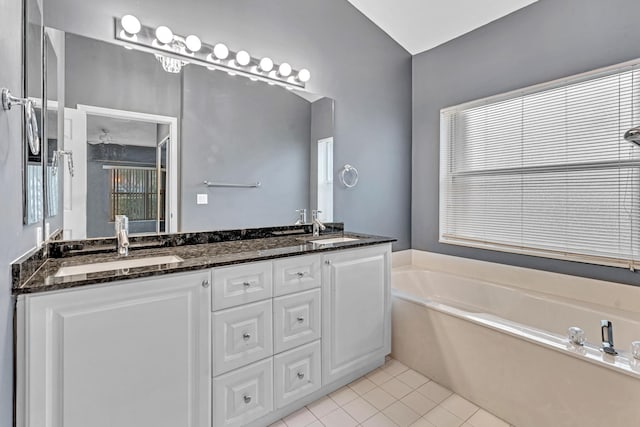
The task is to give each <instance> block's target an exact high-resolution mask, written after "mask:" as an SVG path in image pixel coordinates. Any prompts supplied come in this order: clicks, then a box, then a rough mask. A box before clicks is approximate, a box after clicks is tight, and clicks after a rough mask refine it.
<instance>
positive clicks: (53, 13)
mask: <svg viewBox="0 0 640 427" xmlns="http://www.w3.org/2000/svg"><path fill="white" fill-rule="evenodd" d="M46 1H47V4H48V5H49V7H47V8H46V16H45V20H46V22H47V24H48V25H50V26H52V27H54V28H60V29H65V30H67V31H70V32H73V33H78V34H83V35H87V36H90V37H94V38H101V39H103V40H112V38H113V17H115V16H122V15H124V14H126V13H133V14H135V15H137V16H139V17H140V18H141V19H142V20H143V23H145V24H149V25H161V24H165V25H170V26H171V28H172V29H173V30H174V31H175V32H176V33H179V34H188V33H191V32H193V33H195V34H198V35H199V36H200V37H201V38H202V39H203V40H205V41H207V42H210V43H216V42H218V41H224V42H225V43H227V44H228V45H229V46H230V47H231V48H232V49H247V50H248V51H249V52H250V53H251V54H252V55H254V56H256V57H261V56H271V57H272V58H273V59H274V60H275V61H276V62H281V61H288V62H290V63H291V64H292V65H293V66H294V67H296V68H299V67H307V68H309V69H310V70H311V72H312V79H311V81H310V84H309V85H308V88H309V90H310V91H311V92H315V93H320V94H323V95H325V96H328V97H330V98H333V99H335V101H336V113H335V159H334V165H335V166H336V168H339V167H341V166H342V165H344V164H345V163H349V164H352V165H354V166H356V167H357V168H358V170H359V171H360V183H359V184H358V187H356V188H354V189H350V190H349V191H347V189H345V188H343V187H340V186H339V185H338V186H336V189H335V194H334V202H335V215H334V217H335V219H336V220H343V221H344V222H345V223H346V227H347V229H350V230H353V231H361V232H369V233H376V234H383V235H389V236H393V237H396V238H398V239H399V241H398V242H397V243H396V244H395V246H394V248H395V249H406V248H408V247H409V246H410V219H409V210H410V204H411V201H410V190H411V104H410V99H411V56H410V55H409V54H408V53H407V52H406V51H405V50H404V49H403V48H401V47H400V46H399V45H398V44H397V43H395V42H394V41H393V40H392V39H390V38H389V37H388V36H387V35H386V34H385V33H383V32H382V31H381V30H380V29H379V28H378V27H376V26H375V25H374V24H372V23H371V22H370V21H369V20H368V19H366V18H365V17H364V16H363V15H362V14H360V12H358V11H357V10H356V9H355V8H354V7H353V6H351V5H350V4H349V3H348V2H347V1H345V0H322V1H320V0H318V1H300V0H270V1H264V0H235V1H224V0H191V1H185V2H182V3H180V5H179V7H176V5H177V3H175V2H174V1H171V0H156V1H152V0H141V1H136V2H131V1H129V0H110V1H108V2H106V1H101V0H46ZM94 80H95V81H96V82H101V83H99V85H103V86H107V84H108V82H109V79H108V78H107V77H106V76H105V77H104V79H98V78H95V77H94ZM185 167H188V165H185ZM381 201H384V202H381ZM187 202H188V203H192V201H191V200H188V201H187ZM185 203H186V202H185ZM277 203H279V200H275V201H274V206H275V205H276V204H277ZM207 214H208V211H206V210H202V211H201V215H200V216H198V217H197V219H196V218H195V216H194V217H190V218H192V219H193V220H194V221H195V220H197V223H198V224H204V223H206V221H207V218H206V216H207ZM293 214H294V212H292V215H293Z"/></svg>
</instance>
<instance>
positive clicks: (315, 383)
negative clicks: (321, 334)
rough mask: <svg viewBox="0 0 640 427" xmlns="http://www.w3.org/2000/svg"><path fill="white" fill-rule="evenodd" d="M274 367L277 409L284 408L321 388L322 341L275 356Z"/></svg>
mask: <svg viewBox="0 0 640 427" xmlns="http://www.w3.org/2000/svg"><path fill="white" fill-rule="evenodd" d="M273 365H274V376H275V378H274V382H275V384H274V385H275V400H276V402H275V403H276V408H282V407H284V406H287V405H288V404H290V403H291V402H293V401H295V400H298V399H300V398H301V397H304V396H306V395H308V394H310V393H313V392H314V391H316V390H318V389H319V388H320V386H321V370H320V369H321V364H320V341H315V342H313V343H311V344H307V345H304V346H302V347H298V348H296V349H294V350H290V351H287V352H286V353H282V354H279V355H277V356H275V357H274V358H273Z"/></svg>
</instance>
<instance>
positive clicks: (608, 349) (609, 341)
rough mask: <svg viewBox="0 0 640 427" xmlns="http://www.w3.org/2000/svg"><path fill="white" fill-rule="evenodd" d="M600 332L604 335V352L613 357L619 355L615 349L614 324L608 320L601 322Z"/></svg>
mask: <svg viewBox="0 0 640 427" xmlns="http://www.w3.org/2000/svg"><path fill="white" fill-rule="evenodd" d="M600 332H601V334H602V351H604V352H605V353H607V354H611V355H613V356H615V355H616V354H618V352H617V351H616V349H615V348H613V324H612V323H611V322H610V321H608V320H601V321H600Z"/></svg>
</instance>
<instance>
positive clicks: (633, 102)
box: [440, 64, 640, 268]
mask: <svg viewBox="0 0 640 427" xmlns="http://www.w3.org/2000/svg"><path fill="white" fill-rule="evenodd" d="M637 125H640V69H638V68H637V65H635V64H624V65H620V66H617V67H611V68H609V69H606V70H599V71H597V72H593V73H587V74H583V75H580V76H576V77H574V78H568V79H564V80H562V81H556V82H552V83H548V84H544V85H537V86H535V87H531V88H527V89H523V90H520V91H516V92H511V93H508V94H503V95H499V96H496V97H491V98H488V99H483V100H480V101H475V102H471V103H467V104H464V105H460V106H456V107H450V108H447V109H444V110H442V111H441V121H440V127H441V145H440V156H441V158H440V169H441V170H440V241H441V242H445V243H452V244H460V245H466V246H472V247H480V248H488V249H495V250H502V251H507V252H515V253H525V254H532V255H538V256H545V257H551V258H560V259H572V260H578V261H583V262H590V263H595V264H603V265H615V266H624V267H630V268H634V262H635V261H636V260H637V259H638V255H639V254H640V235H638V230H640V147H638V146H636V145H635V144H632V143H630V142H627V141H625V140H624V139H623V137H622V135H623V134H624V132H625V131H626V130H628V129H629V128H631V127H634V126H637Z"/></svg>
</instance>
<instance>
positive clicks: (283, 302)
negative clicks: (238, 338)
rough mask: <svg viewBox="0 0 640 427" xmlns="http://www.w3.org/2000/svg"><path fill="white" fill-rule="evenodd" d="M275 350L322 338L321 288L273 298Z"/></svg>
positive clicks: (279, 350)
mask: <svg viewBox="0 0 640 427" xmlns="http://www.w3.org/2000/svg"><path fill="white" fill-rule="evenodd" d="M273 311H274V322H273V324H274V341H275V344H274V346H275V352H276V353H280V352H282V351H285V350H289V349H291V348H293V347H297V346H299V345H302V344H306V343H309V342H311V341H313V340H316V339H318V338H320V331H321V328H322V326H321V322H320V289H314V290H311V291H306V292H300V293H297V294H293V295H287V296H284V297H278V298H275V299H274V300H273Z"/></svg>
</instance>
